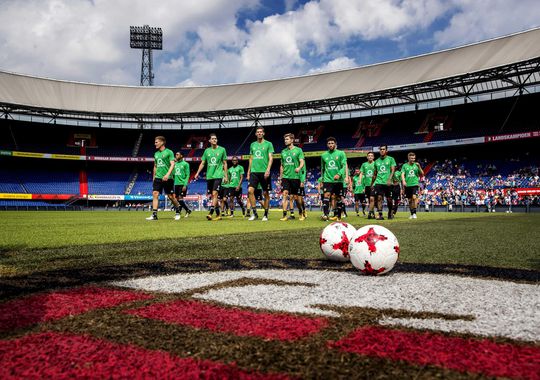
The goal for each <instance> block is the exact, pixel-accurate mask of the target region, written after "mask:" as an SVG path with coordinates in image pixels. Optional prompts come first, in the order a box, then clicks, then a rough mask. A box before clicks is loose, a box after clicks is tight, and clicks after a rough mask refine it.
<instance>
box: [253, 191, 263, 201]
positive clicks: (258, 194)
mask: <svg viewBox="0 0 540 380" xmlns="http://www.w3.org/2000/svg"><path fill="white" fill-rule="evenodd" d="M262 193H263V191H262V189H255V191H254V195H255V200H257V201H259V202H261V201H262V199H263V196H262Z"/></svg>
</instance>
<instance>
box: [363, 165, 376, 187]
mask: <svg viewBox="0 0 540 380" xmlns="http://www.w3.org/2000/svg"><path fill="white" fill-rule="evenodd" d="M360 173H362V174H363V176H362V185H364V186H371V181H372V179H373V173H375V161H373V162H372V163H371V164H370V163H369V162H367V161H366V162H364V163H363V164H362V166H360Z"/></svg>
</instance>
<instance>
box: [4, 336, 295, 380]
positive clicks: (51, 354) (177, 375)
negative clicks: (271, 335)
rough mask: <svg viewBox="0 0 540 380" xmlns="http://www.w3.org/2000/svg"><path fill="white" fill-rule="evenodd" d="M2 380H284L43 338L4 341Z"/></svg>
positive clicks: (89, 341)
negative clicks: (172, 379)
mask: <svg viewBox="0 0 540 380" xmlns="http://www.w3.org/2000/svg"><path fill="white" fill-rule="evenodd" d="M0 378H2V379H3V380H7V379H10V380H11V379H21V378H24V379H28V378H33V379H40V378H42V379H43V378H45V379H73V378H85V379H109V378H115V379H118V378H121V379H171V378H174V379H286V378H287V376H285V375H279V374H276V375H270V374H262V373H258V372H247V371H243V370H242V369H240V368H238V367H237V366H236V365H234V364H231V365H226V364H222V363H218V362H213V361H210V360H195V359H191V358H180V357H176V356H173V355H171V354H169V353H166V352H163V351H151V350H147V349H144V348H141V347H136V346H133V345H126V344H118V343H113V342H110V341H106V340H99V339H96V338H93V337H90V336H79V335H72V334H60V333H52V332H47V333H40V334H33V335H28V336H25V337H22V338H19V339H15V340H7V341H0Z"/></svg>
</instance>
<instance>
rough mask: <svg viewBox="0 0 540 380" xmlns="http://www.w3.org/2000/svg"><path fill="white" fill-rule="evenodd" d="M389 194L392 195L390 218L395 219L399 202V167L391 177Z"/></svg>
mask: <svg viewBox="0 0 540 380" xmlns="http://www.w3.org/2000/svg"><path fill="white" fill-rule="evenodd" d="M391 193H392V206H393V207H392V217H395V216H396V214H397V210H398V206H399V202H400V201H401V193H402V190H401V171H400V170H399V167H397V166H396V171H395V172H394V175H393V176H392V186H391Z"/></svg>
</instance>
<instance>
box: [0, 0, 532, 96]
mask: <svg viewBox="0 0 540 380" xmlns="http://www.w3.org/2000/svg"><path fill="white" fill-rule="evenodd" d="M0 1H2V0H0ZM262 3H264V4H262ZM282 4H283V3H282ZM263 5H264V6H263ZM272 6H275V4H274V3H273V2H272V1H270V0H212V1H200V0H161V1H160V2H154V3H152V4H149V3H148V2H147V1H144V0H95V1H93V2H91V1H88V0H26V1H17V0H4V1H2V8H1V9H2V11H1V12H0V68H1V69H3V70H10V71H16V72H22V73H28V74H33V75H40V76H50V77H55V78H61V79H68V80H78V81H90V82H98V83H122V84H131V85H134V84H138V82H139V75H140V60H141V52H140V51H133V50H131V49H130V48H129V26H130V25H144V24H149V25H151V26H160V27H162V29H163V32H164V51H162V52H155V55H154V69H155V77H156V81H155V83H156V84H157V85H176V84H178V83H181V84H183V85H205V84H217V83H232V82H243V81H253V80H265V79H273V78H280V77H289V76H294V75H302V74H305V73H309V72H321V71H327V70H338V69H343V68H349V67H353V66H356V64H357V63H365V62H368V61H369V62H370V63H371V61H370V59H372V58H371V57H374V56H376V54H373V52H372V51H370V50H366V49H367V48H366V47H365V46H366V44H372V45H371V46H373V44H378V43H379V42H381V43H383V44H387V45H388V46H392V47H393V49H394V50H395V51H388V53H387V54H386V55H385V59H396V58H401V57H402V56H403V54H409V53H410V54H415V47H416V46H417V43H418V41H416V40H413V39H412V38H418V37H419V36H420V38H421V39H422V41H421V44H423V46H433V48H432V49H433V50H435V49H438V48H441V47H448V46H456V45H461V44H464V43H467V42H471V41H477V40H482V39H486V38H491V37H494V36H499V35H503V34H507V33H510V32H514V31H518V30H523V29H527V28H530V27H533V26H538V25H539V24H540V21H539V20H540V3H539V2H538V1H536V0H521V1H518V2H513V3H511V2H508V1H502V0H475V1H472V0H313V1H310V2H308V3H305V4H301V3H300V2H298V1H297V0H284V6H285V10H286V11H285V12H284V13H282V14H277V13H276V14H272V15H269V16H267V17H264V18H260V19H257V20H256V19H253V20H244V19H239V15H240V14H242V11H244V10H249V9H252V10H257V9H259V10H260V9H272V8H271V7H272ZM249 14H255V12H252V13H249ZM448 17H450V19H449V22H448V24H444V25H443V26H442V27H441V26H440V25H441V24H443V22H445V21H441V20H444V18H448ZM436 27H437V28H439V29H440V30H435V28H436ZM411 36H414V37H411ZM433 41H435V42H433ZM362 43H363V44H362ZM433 43H435V45H433ZM426 44H427V45H426ZM396 47H397V48H396ZM378 55H380V54H378ZM366 57H369V59H367V61H366Z"/></svg>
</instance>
